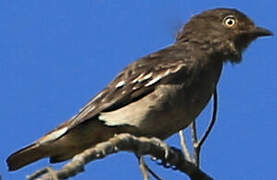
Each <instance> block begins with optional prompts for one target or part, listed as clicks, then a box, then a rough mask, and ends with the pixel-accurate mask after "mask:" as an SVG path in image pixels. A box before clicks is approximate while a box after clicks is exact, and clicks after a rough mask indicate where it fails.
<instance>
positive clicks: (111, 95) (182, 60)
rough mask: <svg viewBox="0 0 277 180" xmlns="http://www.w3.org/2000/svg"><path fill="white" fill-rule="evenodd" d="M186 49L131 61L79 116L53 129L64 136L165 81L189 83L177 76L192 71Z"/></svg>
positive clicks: (173, 50) (166, 51) (160, 52)
mask: <svg viewBox="0 0 277 180" xmlns="http://www.w3.org/2000/svg"><path fill="white" fill-rule="evenodd" d="M184 51H185V50H184V47H180V46H177V45H175V44H174V45H172V46H169V47H167V48H165V49H162V50H160V51H157V52H156V53H153V54H150V55H148V56H146V57H143V58H141V59H139V60H138V61H135V62H134V63H132V64H130V65H129V66H128V67H126V68H125V69H124V70H123V71H122V72H121V73H119V74H118V75H117V77H116V78H115V79H114V80H113V81H112V82H111V83H110V84H109V85H108V86H107V87H106V88H105V89H103V90H102V91H101V92H100V93H98V95H96V96H95V97H94V98H92V99H91V100H90V101H89V102H88V103H87V104H86V105H85V106H84V108H82V109H81V110H80V112H79V113H78V114H77V115H75V116H73V117H72V118H71V119H70V120H68V121H67V122H65V123H63V124H61V125H60V126H59V127H58V128H56V129H55V130H53V131H57V130H60V132H59V133H57V136H61V135H62V134H64V133H65V132H67V131H68V130H69V129H72V128H74V127H76V126H78V125H79V124H81V123H83V122H85V121H87V120H90V119H92V118H94V117H95V116H97V115H98V114H99V113H101V112H108V111H112V110H116V109H119V108H121V107H123V106H126V105H128V104H130V103H132V102H134V101H137V100H139V99H141V98H143V97H145V96H147V95H148V94H149V93H151V92H152V91H154V89H155V87H156V86H157V85H159V84H161V83H168V82H172V81H175V82H176V83H178V81H179V82H180V83H181V82H182V83H183V82H184V81H186V82H187V84H189V82H190V80H189V79H190V78H189V76H188V78H185V79H180V78H179V79H178V75H177V74H178V73H184V72H185V74H190V73H189V70H190V64H191V62H192V60H191V59H190V57H191V56H190V57H186V56H185V55H184V53H185V52H184ZM190 76H191V74H190ZM182 77H183V76H182ZM53 131H52V132H53ZM50 133H51V132H49V133H48V134H50Z"/></svg>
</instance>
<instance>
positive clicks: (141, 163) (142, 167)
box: [138, 156, 150, 180]
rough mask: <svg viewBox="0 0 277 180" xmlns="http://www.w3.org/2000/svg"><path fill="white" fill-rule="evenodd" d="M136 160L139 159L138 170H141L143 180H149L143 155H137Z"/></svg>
mask: <svg viewBox="0 0 277 180" xmlns="http://www.w3.org/2000/svg"><path fill="white" fill-rule="evenodd" d="M138 160H139V168H140V171H141V172H142V175H143V179H144V180H150V177H149V171H148V169H147V165H146V163H145V161H144V157H143V156H139V157H138Z"/></svg>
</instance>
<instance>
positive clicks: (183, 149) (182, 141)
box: [179, 130, 192, 162]
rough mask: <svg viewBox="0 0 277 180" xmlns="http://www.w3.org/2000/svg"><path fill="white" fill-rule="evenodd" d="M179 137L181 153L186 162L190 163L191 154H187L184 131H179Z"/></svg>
mask: <svg viewBox="0 0 277 180" xmlns="http://www.w3.org/2000/svg"><path fill="white" fill-rule="evenodd" d="M179 137H180V144H181V147H182V151H183V153H184V155H185V157H186V160H188V161H190V162H192V157H191V154H190V152H189V148H188V144H187V141H186V137H185V133H184V130H180V131H179Z"/></svg>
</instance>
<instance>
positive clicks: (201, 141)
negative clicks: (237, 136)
mask: <svg viewBox="0 0 277 180" xmlns="http://www.w3.org/2000/svg"><path fill="white" fill-rule="evenodd" d="M217 99H218V98H217V90H216V89H215V90H214V95H213V101H214V103H213V105H214V106H213V115H212V120H211V122H210V123H209V126H208V128H207V130H206V131H205V133H204V135H203V137H202V138H201V139H200V141H199V143H198V146H199V147H200V148H201V146H202V145H203V143H204V142H205V141H206V139H207V137H208V136H209V134H210V133H211V131H212V129H213V127H214V124H215V122H216V116H217V104H218V102H217Z"/></svg>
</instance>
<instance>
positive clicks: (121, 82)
mask: <svg viewBox="0 0 277 180" xmlns="http://www.w3.org/2000/svg"><path fill="white" fill-rule="evenodd" d="M125 84H126V82H125V81H120V82H119V83H117V84H116V85H115V87H116V88H120V87H122V86H124V85H125Z"/></svg>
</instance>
